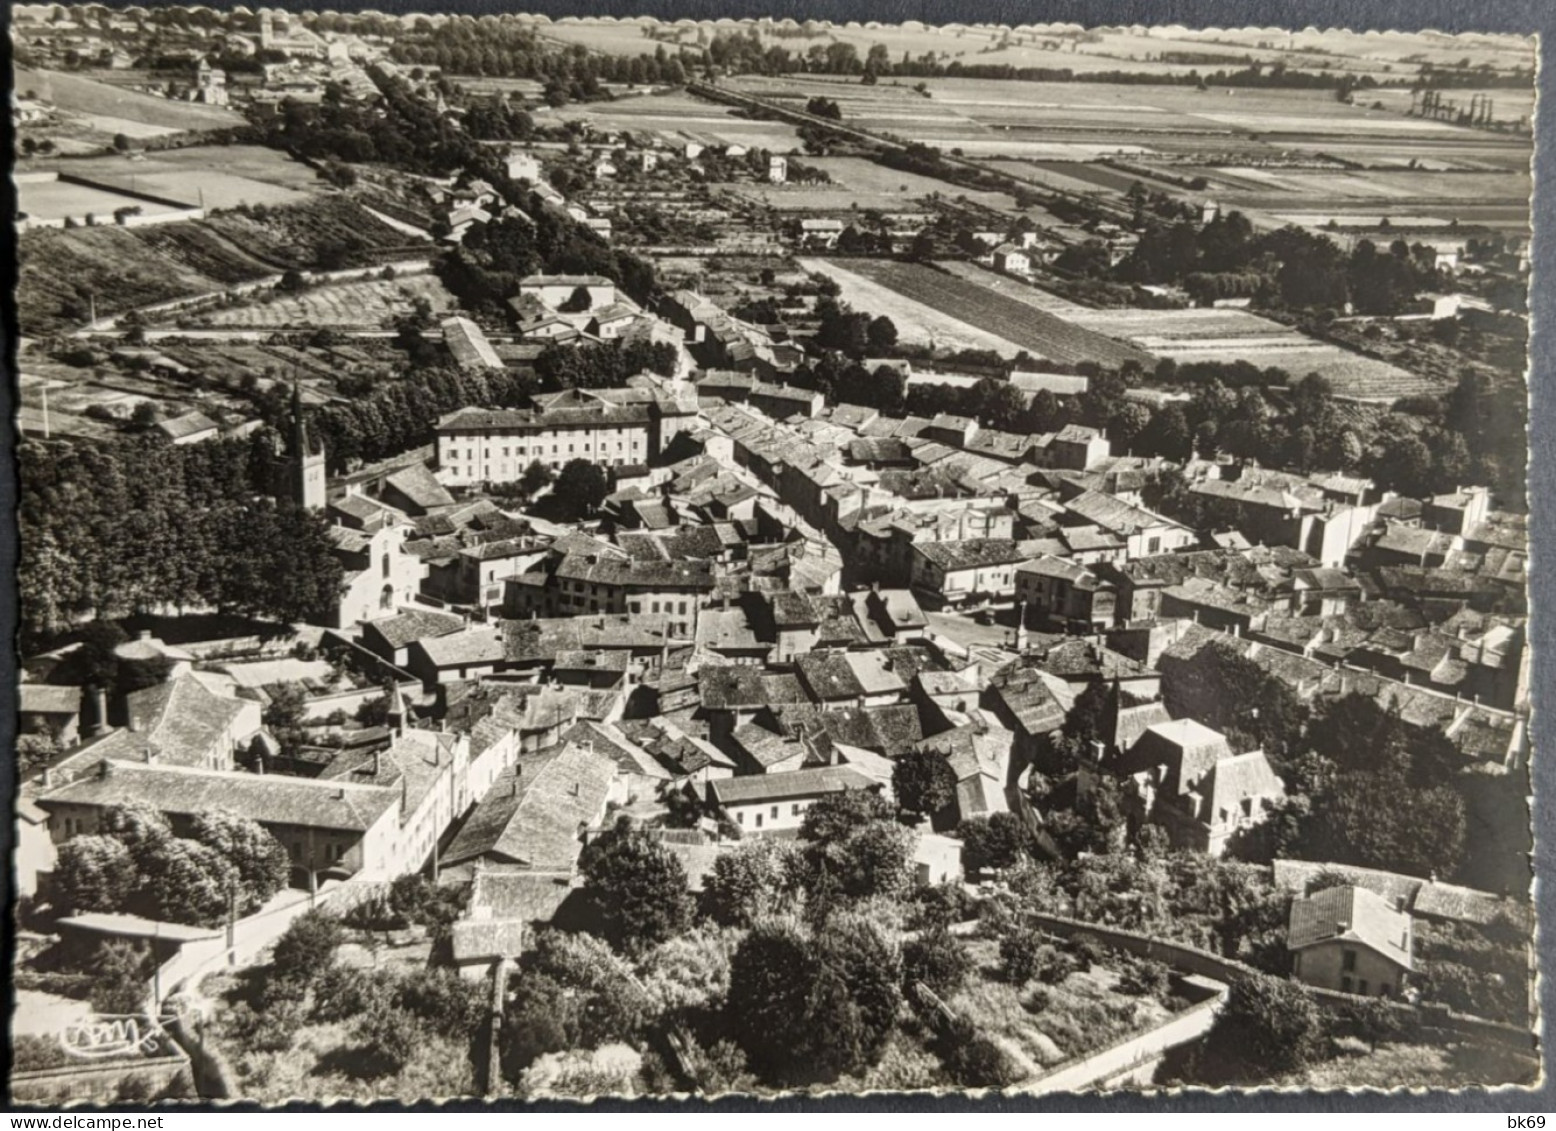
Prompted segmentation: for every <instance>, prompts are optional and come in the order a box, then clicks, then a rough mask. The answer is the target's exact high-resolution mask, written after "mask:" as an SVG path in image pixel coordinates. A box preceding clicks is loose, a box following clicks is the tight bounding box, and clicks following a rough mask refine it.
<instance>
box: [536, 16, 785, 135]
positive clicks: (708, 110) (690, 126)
mask: <svg viewBox="0 0 1556 1131" xmlns="http://www.w3.org/2000/svg"><path fill="white" fill-rule="evenodd" d="M645 42H647V41H646V40H645ZM534 116H535V121H536V122H537V123H538V124H541V125H545V124H548V123H553V122H567V121H575V120H578V121H586V122H588V123H589V124H590V125H591V126H593V127H594V128H595V129H597V130H602V131H607V130H622V131H626V132H628V133H660V134H665V135H668V136H670V137H671V138H672V139H674V138H676V137H678V136H680V135H684V134H695V135H697V136H699V137H701V136H704V135H706V136H709V137H713V138H717V139H718V140H719V141H720V142H722V143H724V144H731V145H746V146H750V147H752V148H762V149H769V150H772V151H773V152H774V153H790V152H796V151H798V150H799V148H800V139H799V134H798V133H797V132H796V131H795V128H794V127H793V126H791V125H788V124H786V123H784V122H758V121H754V120H752V119H749V118H741V117H738V116H736V114H735V111H734V110H733V109H732V108H731V107H728V106H722V105H720V104H718V103H716V102H707V101H704V100H702V99H700V98H696V97H694V96H692V95H690V94H686V93H684V92H681V91H674V92H671V93H668V94H646V95H642V96H640V97H636V98H620V99H617V100H616V101H614V102H587V103H574V104H572V105H569V106H564V107H562V108H561V109H560V110H551V109H547V108H539V109H537V110H535V111H534Z"/></svg>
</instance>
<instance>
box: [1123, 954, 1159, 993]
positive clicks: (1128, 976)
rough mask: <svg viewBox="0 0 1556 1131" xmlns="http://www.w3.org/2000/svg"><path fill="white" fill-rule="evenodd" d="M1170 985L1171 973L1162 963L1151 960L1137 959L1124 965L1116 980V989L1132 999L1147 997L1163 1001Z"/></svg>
mask: <svg viewBox="0 0 1556 1131" xmlns="http://www.w3.org/2000/svg"><path fill="white" fill-rule="evenodd" d="M1171 985H1172V971H1171V970H1170V969H1168V967H1167V965H1166V964H1165V963H1162V962H1157V961H1156V960H1155V959H1151V958H1137V959H1135V960H1134V961H1132V962H1129V963H1127V964H1126V965H1125V967H1124V970H1123V972H1122V974H1121V975H1120V977H1119V979H1118V988H1119V990H1121V991H1122V992H1123V993H1126V994H1129V995H1130V996H1132V997H1149V998H1155V999H1156V1000H1157V1001H1163V1000H1165V999H1166V997H1167V992H1168V990H1169V988H1170V987H1171Z"/></svg>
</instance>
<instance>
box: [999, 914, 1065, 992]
mask: <svg viewBox="0 0 1556 1131" xmlns="http://www.w3.org/2000/svg"><path fill="white" fill-rule="evenodd" d="M1051 949H1052V948H1051V947H1049V946H1048V944H1047V943H1045V942H1043V937H1042V936H1041V935H1039V934H1038V933H1037V932H1036V931H1034V930H1031V929H1030V928H1027V927H1017V928H1016V929H1015V930H1013V931H1011V932H1010V933H1009V934H1008V935H1006V936H1005V937H1004V938H1002V939H1000V973H1001V974H1002V975H1003V976H1004V978H1005V980H1006V981H1007V982H1009V983H1011V985H1015V986H1024V985H1026V984H1027V983H1028V982H1030V981H1031V980H1032V979H1033V978H1035V977H1037V974H1038V971H1039V970H1040V969H1042V967H1043V965H1044V957H1043V951H1044V950H1051Z"/></svg>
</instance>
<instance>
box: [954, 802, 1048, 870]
mask: <svg viewBox="0 0 1556 1131" xmlns="http://www.w3.org/2000/svg"><path fill="white" fill-rule="evenodd" d="M957 833H958V834H959V835H960V836H961V838H962V851H963V852H964V854H965V855H966V858H967V866H968V868H969V869H972V870H983V869H995V870H1002V869H1005V868H1014V867H1015V866H1016V865H1017V864H1019V863H1021V862H1022V861H1023V860H1028V859H1030V858H1031V848H1032V833H1031V830H1030V829H1028V828H1027V826H1026V824H1025V823H1024V822H1023V821H1022V820H1021V818H1020V817H1019V816H1017V815H1016V814H1015V813H991V814H989V815H988V816H987V817H970V818H968V819H967V820H965V821H963V822H962V823H961V824H960V825H958V826H957Z"/></svg>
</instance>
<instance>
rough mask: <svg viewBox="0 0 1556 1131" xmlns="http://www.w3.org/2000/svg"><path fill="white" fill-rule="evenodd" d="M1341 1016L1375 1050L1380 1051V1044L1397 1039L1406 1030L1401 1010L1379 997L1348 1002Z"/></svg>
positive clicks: (1359, 1037)
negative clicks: (1401, 1017) (1401, 1018)
mask: <svg viewBox="0 0 1556 1131" xmlns="http://www.w3.org/2000/svg"><path fill="white" fill-rule="evenodd" d="M1341 1016H1342V1018H1343V1019H1344V1020H1345V1022H1346V1023H1347V1024H1348V1025H1350V1027H1351V1029H1352V1030H1353V1031H1354V1032H1355V1034H1356V1036H1357V1038H1358V1039H1359V1040H1362V1041H1364V1042H1366V1044H1367V1047H1368V1048H1370V1049H1371V1050H1372V1051H1373V1052H1377V1051H1378V1046H1379V1045H1381V1044H1383V1043H1385V1042H1387V1041H1392V1040H1395V1039H1397V1038H1398V1037H1399V1035H1400V1034H1401V1033H1402V1032H1403V1031H1404V1023H1403V1022H1402V1021H1401V1020H1400V1016H1399V1011H1398V1010H1397V1009H1396V1008H1395V1007H1394V1006H1393V1005H1390V1004H1389V1002H1388V1001H1386V1000H1385V999H1383V998H1379V997H1368V998H1361V999H1359V1000H1357V1001H1351V1002H1347V1003H1346V1005H1345V1007H1344V1009H1343V1010H1342V1012H1341Z"/></svg>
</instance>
